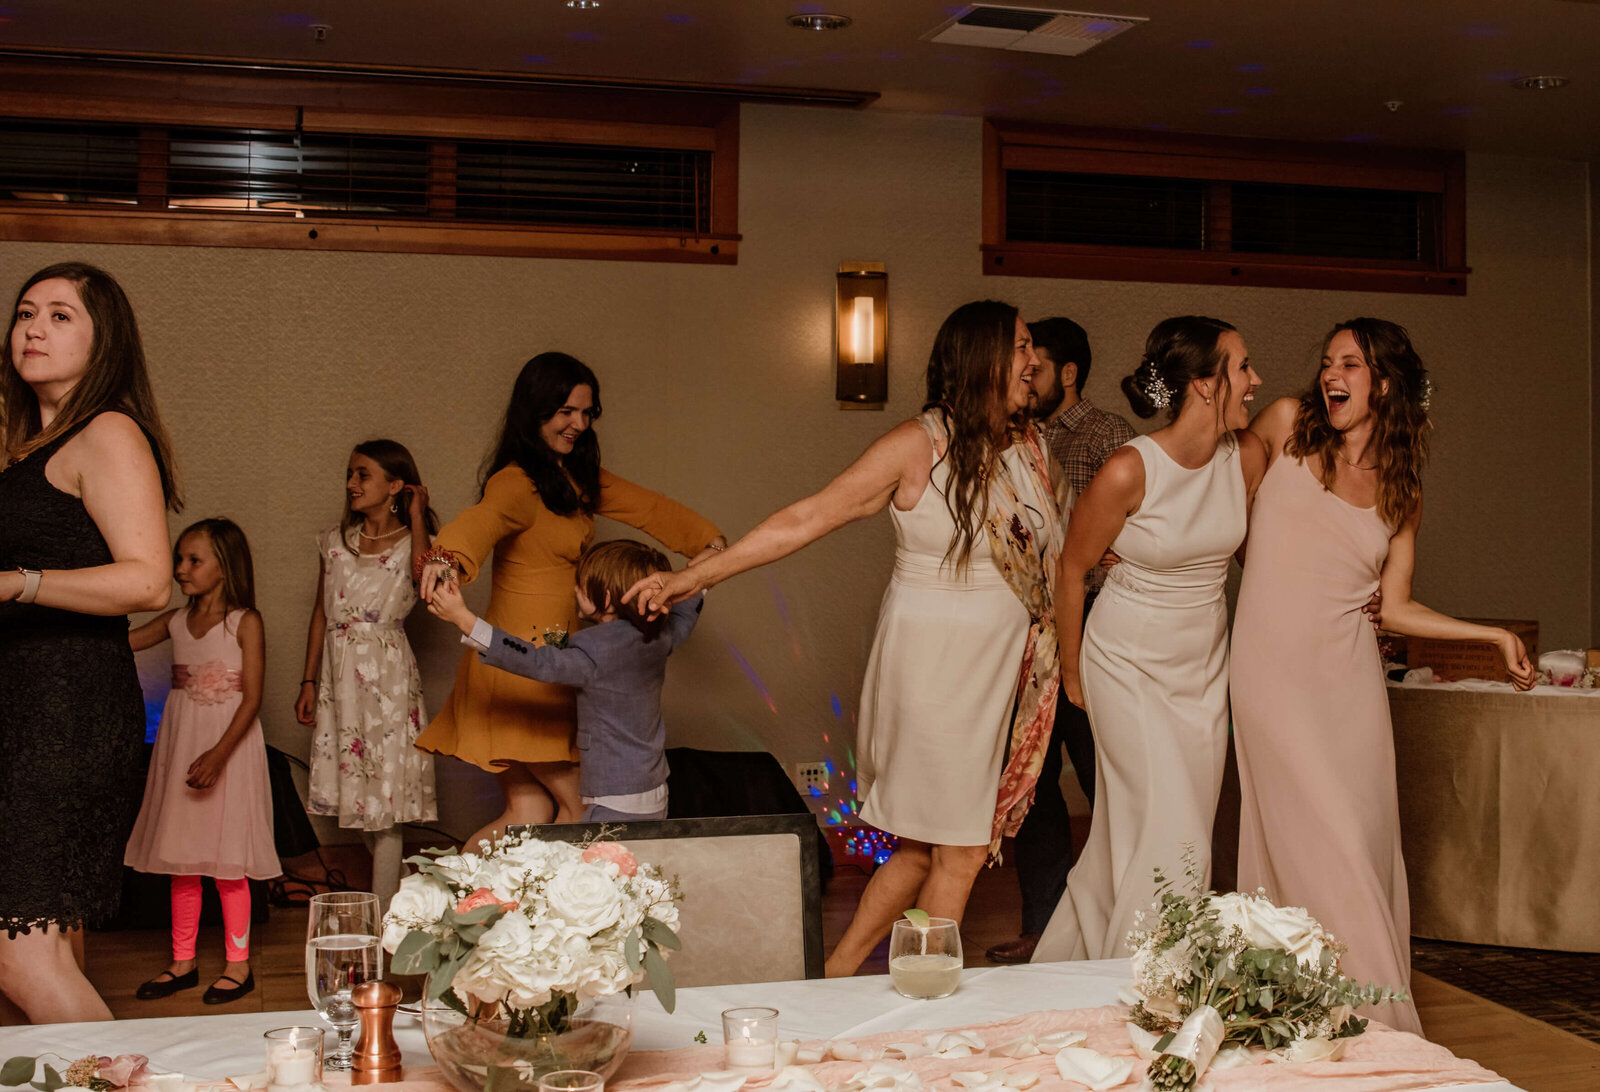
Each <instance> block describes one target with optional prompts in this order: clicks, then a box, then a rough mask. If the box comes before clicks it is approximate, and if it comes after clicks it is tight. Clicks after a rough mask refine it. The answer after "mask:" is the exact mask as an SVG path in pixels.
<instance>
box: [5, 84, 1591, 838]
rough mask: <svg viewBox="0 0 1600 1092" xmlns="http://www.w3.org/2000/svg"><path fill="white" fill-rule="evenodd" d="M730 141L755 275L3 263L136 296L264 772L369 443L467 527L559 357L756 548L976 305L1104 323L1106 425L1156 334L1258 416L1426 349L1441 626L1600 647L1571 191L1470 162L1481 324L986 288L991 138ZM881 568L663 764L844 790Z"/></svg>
mask: <svg viewBox="0 0 1600 1092" xmlns="http://www.w3.org/2000/svg"><path fill="white" fill-rule="evenodd" d="M741 143H742V152H741V154H742V162H741V209H740V226H741V229H742V231H743V233H744V243H743V244H742V246H741V253H740V258H739V264H738V265H737V266H735V267H717V268H701V267H693V266H674V265H652V264H642V263H641V264H627V263H610V262H580V261H547V260H524V259H504V258H464V257H419V256H400V255H365V254H311V253H299V252H274V251H261V250H257V251H251V250H227V249H205V248H191V249H181V248H163V247H117V246H76V247H63V246H54V245H43V244H19V243H4V244H0V260H3V261H4V263H5V270H6V278H5V279H6V281H7V284H8V285H10V284H14V283H15V282H17V281H18V280H19V279H20V278H21V277H22V276H24V275H25V274H26V273H27V272H28V271H30V270H31V269H33V268H36V267H38V266H40V265H43V264H45V263H47V262H50V261H54V260H57V259H60V258H64V257H68V256H72V257H81V258H85V259H87V260H90V261H94V262H98V263H100V264H102V265H104V266H105V267H106V268H108V269H110V270H112V271H113V272H114V273H115V274H116V275H117V276H118V277H119V278H120V279H121V280H122V282H123V284H124V285H125V286H126V287H127V288H128V290H129V292H130V294H131V295H132V297H133V299H134V302H135V305H136V306H137V308H138V311H139V315H140V318H141V322H142V324H143V328H144V333H145V339H146V345H147V348H148V350H149V355H150V359H151V361H152V366H153V370H154V375H155V382H156V386H157V391H158V394H159V396H160V399H161V403H162V407H163V412H164V415H165V418H166V422H167V425H168V427H169V428H170V429H171V431H172V433H173V435H174V438H175V441H176V445H177V450H178V456H179V458H180V460H181V465H182V470H183V473H184V475H185V477H186V479H187V483H188V492H189V498H190V506H189V509H188V511H187V512H186V513H185V516H186V517H189V518H200V517H201V516H206V515H211V514H226V515H229V516H231V517H233V518H234V519H236V520H238V521H239V522H240V523H241V524H242V525H243V526H244V528H245V530H246V531H247V532H248V534H249V535H250V539H251V543H252V545H253V548H254V550H255V558H256V572H257V574H258V579H259V583H260V586H261V604H262V609H263V613H264V615H265V618H266V626H267V636H268V686H267V702H266V707H265V709H264V711H263V720H264V722H265V724H266V730H267V735H268V738H269V740H270V741H272V742H273V743H275V744H277V745H278V746H281V747H283V748H285V749H287V750H290V751H292V752H296V753H301V754H303V753H304V752H305V749H306V744H307V738H308V731H307V730H306V729H304V728H302V727H300V726H299V725H298V724H296V723H295V721H294V719H293V716H292V713H291V703H292V701H293V699H294V695H295V686H296V683H297V681H298V679H299V678H300V675H299V672H300V669H301V668H300V665H301V658H302V655H303V649H304V645H303V641H304V627H305V623H306V619H307V616H308V611H309V609H310V605H311V596H312V591H313V588H314V586H315V585H314V579H315V572H314V569H313V564H314V560H315V557H314V552H313V546H312V535H313V534H314V533H315V532H317V531H318V530H319V529H321V528H324V527H327V526H329V525H331V524H332V523H333V522H334V521H335V520H336V518H337V517H338V514H339V511H340V505H341V501H342V490H341V482H342V479H341V476H342V473H343V467H344V461H345V458H346V455H347V453H348V451H349V448H350V446H351V445H352V444H353V443H355V442H357V441H359V440H362V439H366V438H370V437H373V436H378V435H385V436H391V437H393V438H395V439H398V440H400V441H402V442H404V443H406V444H407V445H409V446H410V447H411V449H412V451H413V452H414V453H415V454H416V456H417V459H418V462H419V463H420V465H421V468H422V472H423V475H424V478H425V480H426V481H427V482H428V483H429V485H430V486H431V488H432V490H433V496H434V503H435V505H436V507H437V508H438V509H439V510H440V512H441V514H442V515H444V516H445V517H446V518H449V517H450V516H451V515H453V514H454V512H455V511H457V510H458V509H460V508H461V507H462V506H464V505H465V504H467V503H469V502H470V501H471V500H472V499H473V498H474V496H475V475H476V468H477V466H478V462H479V460H480V458H481V457H482V455H483V453H484V450H485V446H486V445H487V444H488V442H489V440H490V436H491V433H492V430H493V428H494V425H495V419H496V417H497V415H498V414H499V413H500V412H501V410H502V408H503V405H504V398H505V395H506V392H507V391H508V389H509V385H510V381H511V378H512V376H513V375H514V374H515V372H516V370H517V369H518V367H519V366H520V365H521V364H522V362H523V361H524V360H525V359H526V358H527V357H528V356H530V355H532V354H533V353H535V352H538V351H541V350H544V349H550V348H560V349H564V350H566V351H568V352H572V353H574V354H576V355H577V356H579V357H581V358H582V359H584V360H586V361H588V362H590V363H591V364H592V365H593V366H594V367H595V369H596V370H597V372H598V373H599V375H600V377H601V381H602V386H603V395H604V402H605V417H604V419H603V420H602V421H601V423H600V434H601V437H602V442H603V450H604V452H605V455H606V462H607V464H608V465H609V466H610V468H611V469H612V470H614V471H616V472H618V473H620V474H622V475H624V476H626V477H630V478H633V479H635V480H637V481H640V482H642V483H644V484H646V485H649V486H651V487H653V488H656V489H660V490H662V491H664V492H666V493H668V494H670V495H672V496H674V497H677V498H679V499H680V500H683V501H685V502H686V503H688V504H690V505H692V506H694V507H696V508H698V509H699V510H701V511H703V512H704V513H706V514H707V515H708V516H710V517H711V518H712V519H714V520H716V521H718V522H719V523H720V524H721V526H722V527H724V528H725V529H726V530H727V531H728V532H729V533H730V534H733V535H737V534H739V533H741V532H743V531H745V530H747V529H748V528H749V527H750V526H752V525H753V524H754V523H755V522H756V521H757V520H758V519H760V518H761V517H762V516H763V515H765V514H766V513H767V512H768V511H770V510H772V509H773V508H775V507H777V506H779V505H780V504H782V503H784V502H787V501H788V500H791V499H793V498H796V497H799V496H801V495H803V494H805V493H807V492H809V491H811V490H814V489H816V488H818V487H820V486H821V485H823V484H824V483H825V482H826V481H827V480H828V479H829V478H830V477H831V476H832V475H833V474H834V473H836V472H837V471H838V470H839V469H840V468H841V467H843V466H844V465H845V464H846V462H847V461H848V460H850V459H851V458H852V457H853V456H854V455H855V454H856V453H857V452H859V451H860V450H861V449H862V448H863V447H864V446H865V445H866V444H867V443H868V442H869V441H870V440H871V439H872V438H873V437H874V436H876V435H877V434H878V433H879V432H881V431H882V430H884V429H886V428H888V427H889V426H890V425H892V424H893V423H894V422H895V421H897V420H899V419H900V418H902V417H904V416H907V415H909V414H911V413H912V412H914V411H915V410H916V408H917V406H918V404H919V402H920V399H921V378H920V376H921V371H922V364H923V362H924V361H925V359H926V353H927V350H928V346H929V344H930V342H931V340H932V336H933V333H934V330H935V329H936V328H937V325H938V323H939V322H940V320H941V319H942V318H943V317H944V315H945V314H947V313H948V312H949V311H950V310H951V309H952V308H954V307H955V306H956V305H958V304H960V303H962V302H964V301H966V300H968V299H972V298H976V297H982V296H997V297H1000V298H1004V299H1009V300H1011V301H1013V302H1015V303H1017V304H1018V305H1020V306H1021V307H1022V308H1023V310H1024V313H1025V314H1026V315H1028V316H1030V317H1039V316H1043V315H1046V314H1057V313H1064V314H1069V315H1072V316H1074V317H1076V318H1077V319H1079V320H1080V321H1081V322H1083V323H1084V325H1085V326H1086V327H1087V328H1088V329H1089V331H1090V333H1091V336H1092V337H1093V339H1094V347H1095V352H1096V360H1097V363H1096V366H1095V371H1094V377H1093V380H1092V382H1091V394H1092V395H1093V397H1095V399H1096V400H1097V401H1099V402H1101V403H1102V404H1103V405H1106V406H1110V407H1112V408H1118V409H1121V408H1124V406H1123V404H1122V402H1121V399H1120V396H1117V395H1115V391H1116V384H1117V381H1118V379H1119V378H1120V376H1121V374H1123V372H1124V371H1125V370H1126V369H1127V368H1129V367H1130V366H1131V365H1132V364H1133V363H1134V362H1135V361H1136V360H1137V359H1138V356H1139V353H1140V350H1141V347H1142V345H1143V338H1144V334H1145V332H1146V331H1147V330H1148V328H1149V327H1150V326H1151V324H1152V323H1154V322H1155V321H1156V320H1158V319H1160V318H1162V317H1164V316H1166V315H1169V314H1175V313H1183V312H1192V311H1193V312H1201V313H1209V314H1214V315H1218V316H1220V317H1223V318H1227V319H1229V320H1231V321H1233V322H1235V323H1237V324H1238V325H1239V327H1240V329H1241V331H1242V332H1243V334H1244V336H1245V338H1246V340H1247V342H1248V343H1249V345H1250V348H1251V351H1252V355H1253V358H1254V360H1255V362H1256V366H1257V368H1258V369H1259V370H1260V371H1261V373H1262V375H1263V376H1264V377H1265V378H1266V381H1267V387H1266V390H1265V392H1264V393H1265V395H1267V396H1273V395H1279V394H1284V393H1288V392H1290V391H1292V390H1294V389H1296V388H1297V387H1299V386H1300V385H1302V384H1303V383H1304V382H1305V381H1306V380H1307V379H1308V378H1309V376H1310V373H1311V371H1312V369H1313V366H1314V360H1313V357H1314V354H1315V350H1316V348H1317V344H1318V342H1317V339H1318V337H1319V336H1320V335H1321V333H1322V332H1323V331H1324V330H1325V329H1326V328H1327V327H1328V326H1329V325H1330V324H1331V323H1333V322H1335V321H1337V320H1339V319H1343V318H1347V317H1351V316H1353V315H1357V314H1377V315H1380V316H1384V317H1387V318H1392V319H1397V320H1400V321H1402V322H1404V323H1406V324H1407V325H1408V326H1410V328H1411V330H1412V332H1413V334H1414V336H1415V338H1416V340H1417V343H1418V345H1419V346H1420V348H1421V351H1422V352H1423V354H1424V357H1425V359H1426V360H1427V361H1428V362H1429V363H1430V365H1431V366H1432V368H1433V372H1434V375H1435V377H1436V381H1437V384H1438V387H1439V394H1438V396H1437V400H1436V407H1437V409H1436V413H1437V421H1438V425H1439V430H1438V442H1437V444H1436V449H1435V450H1436V457H1435V461H1434V464H1433V468H1432V470H1431V471H1430V472H1429V474H1428V477H1427V489H1428V509H1427V518H1426V520H1425V523H1424V527H1423V538H1422V547H1421V564H1420V571H1419V577H1418V582H1417V583H1418V589H1419V595H1420V597H1422V598H1423V599H1424V601H1426V602H1429V603H1430V604H1432V605H1435V606H1437V607H1439V608H1441V609H1444V610H1448V611H1454V612H1459V613H1472V614H1485V615H1498V616H1519V617H1521V616H1526V617H1537V618H1538V619H1539V620H1540V622H1541V623H1542V625H1543V633H1544V635H1545V640H1546V643H1547V646H1548V647H1561V646H1572V645H1579V644H1583V643H1585V642H1587V641H1588V640H1589V638H1590V611H1589V600H1590V580H1591V576H1590V570H1589V562H1590V557H1591V545H1592V542H1591V539H1592V535H1593V528H1592V522H1591V516H1592V513H1591V501H1590V480H1591V476H1592V474H1593V473H1594V468H1593V467H1592V465H1591V463H1592V460H1591V447H1590V442H1589V390H1590V371H1589V360H1590V336H1591V333H1590V326H1589V317H1588V310H1587V308H1588V299H1589V287H1588V285H1589V282H1588V278H1589V274H1590V265H1589V240H1588V232H1587V216H1588V202H1589V195H1588V191H1587V175H1586V169H1585V166H1584V165H1583V164H1573V163H1565V162H1554V161H1524V160H1509V159H1499V158H1484V157H1475V158H1473V159H1471V160H1470V162H1469V168H1468V178H1469V202H1468V205H1469V207H1468V217H1469V219H1468V223H1469V231H1470V239H1469V259H1470V261H1471V263H1472V265H1473V267H1474V269H1475V272H1474V274H1473V276H1472V281H1471V294H1470V295H1468V296H1467V297H1465V298H1442V297H1428V296H1414V295H1382V294H1362V293H1341V292H1308V291H1292V290H1271V289H1243V288H1210V287H1198V286H1183V285H1153V284H1124V283H1098V282H1083V281H1068V280H1043V279H1029V278H996V277H983V276H981V275H980V273H979V260H978V249H977V247H978V240H979V213H980V208H979V203H980V193H979V128H978V124H977V123H976V122H975V121H972V120H970V119H950V118H932V117H915V116H904V115H884V114H875V113H872V112H859V113H850V112H843V111H816V110H799V109H784V108H772V107H750V108H746V110H745V113H744V122H743V132H742V141H741ZM844 259H862V260H879V261H883V262H886V263H887V265H888V269H889V274H890V282H889V283H890V311H891V321H890V356H891V360H892V373H891V398H892V403H891V405H890V406H889V408H888V411H887V412H884V413H872V412H841V411H840V410H839V409H838V408H837V407H836V404H835V403H834V401H833V400H832V378H831V375H830V361H831V341H832V337H833V331H832V310H831V308H832V298H833V271H834V270H835V268H836V267H837V263H838V262H839V261H840V260H844ZM177 526H182V523H181V522H175V527H177ZM617 532H618V529H617V528H615V527H609V528H603V529H602V534H615V533H617ZM892 550H893V543H892V535H891V532H890V530H889V524H888V517H887V516H880V517H878V518H877V519H874V520H872V521H868V522H866V523H863V524H860V525H856V526H852V527H849V528H846V529H844V530H842V531H840V532H839V533H837V534H835V535H834V536H833V537H832V538H831V539H830V540H827V541H825V542H823V543H820V544H818V545H816V546H814V547H812V548H811V549H809V550H807V551H805V552H803V553H802V554H800V555H797V556H796V557H794V558H791V559H789V560H786V561H784V562H782V563H780V564H777V565H774V566H772V567H771V568H770V569H768V570H766V571H763V572H759V573H755V574H751V575H747V576H745V577H742V578H740V579H737V580H735V581H733V582H730V583H729V584H727V585H725V586H724V587H723V588H720V589H718V590H717V591H716V592H715V593H714V594H713V596H712V598H711V600H710V601H709V603H708V606H707V608H706V613H705V616H704V621H703V622H702V623H701V626H700V628H699V631H698V632H697V634H696V636H695V638H694V639H693V640H692V641H691V642H690V643H689V644H688V645H686V646H685V647H684V649H683V650H681V651H680V652H679V653H678V654H677V655H676V656H675V657H674V665H673V670H672V673H671V677H670V678H669V682H668V690H669V693H668V715H669V723H670V725H671V728H672V735H673V742H674V743H680V744H688V745H698V746H705V747H712V748H768V749H771V750H772V751H774V752H775V753H777V755H778V756H779V757H780V758H781V759H783V760H784V761H785V762H794V761H802V760H808V759H815V758H818V757H823V756H826V757H830V758H832V759H833V760H834V761H835V763H836V764H839V765H841V766H847V765H848V758H849V756H848V745H849V742H850V740H851V738H852V735H853V731H852V728H851V717H852V712H853V710H854V707H855V704H856V698H857V694H858V691H859V687H860V681H861V675H862V670H863V666H864V664H865V660H866V652H867V649H868V646H869V644H870V642H871V638H872V630H873V621H874V617H875V614H876V610H877V605H878V600H879V597H880V596H881V594H882V589H883V586H884V581H885V579H886V576H887V573H888V569H889V565H890V561H891V556H892ZM411 634H412V640H413V643H414V645H415V646H416V648H417V651H418V654H419V656H420V657H421V659H422V662H423V664H424V671H425V684H426V689H427V693H428V696H429V702H430V707H433V706H437V704H438V702H439V700H440V699H441V698H443V696H444V695H445V693H446V691H447V688H448V685H449V679H450V673H451V670H452V667H453V663H454V659H455V655H456V652H457V646H456V645H455V643H454V642H453V641H452V640H451V638H450V635H449V634H447V633H446V632H444V631H443V629H442V628H441V627H440V626H438V625H437V624H435V623H434V622H433V620H432V619H431V618H428V617H426V616H425V615H419V616H417V617H416V618H414V619H413V622H412V625H411ZM835 704H837V706H838V708H839V710H840V712H839V714H837V715H836V714H835V712H834V707H835ZM824 736H826V737H827V738H826V741H824ZM482 787H483V782H482V780H481V779H480V778H478V777H477V776H476V775H474V774H472V773H471V772H470V771H465V770H463V769H461V768H460V767H459V766H457V765H456V764H454V763H445V764H442V765H441V772H440V788H441V797H442V800H443V804H444V815H443V817H442V824H443V825H444V826H445V827H446V828H447V829H449V830H451V831H453V832H455V833H457V834H463V833H465V832H466V831H467V830H469V829H471V827H472V825H473V824H474V822H475V820H476V817H477V816H479V815H481V814H482V812H483V808H484V806H485V805H484V804H483V803H482V802H481V801H479V800H476V799H475V798H474V797H475V794H476V793H477V791H478V790H479V789H481V788H482Z"/></svg>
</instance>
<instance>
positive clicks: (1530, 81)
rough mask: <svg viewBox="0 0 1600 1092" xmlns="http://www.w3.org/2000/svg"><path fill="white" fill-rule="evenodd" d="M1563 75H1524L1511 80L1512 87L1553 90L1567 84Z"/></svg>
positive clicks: (1527, 89) (1526, 89)
mask: <svg viewBox="0 0 1600 1092" xmlns="http://www.w3.org/2000/svg"><path fill="white" fill-rule="evenodd" d="M1567 83H1568V80H1567V77H1565V76H1524V77H1522V78H1521V79H1519V80H1512V81H1511V86H1512V87H1519V88H1521V89H1522V90H1524V91H1554V90H1555V89H1556V88H1558V87H1565V86H1567Z"/></svg>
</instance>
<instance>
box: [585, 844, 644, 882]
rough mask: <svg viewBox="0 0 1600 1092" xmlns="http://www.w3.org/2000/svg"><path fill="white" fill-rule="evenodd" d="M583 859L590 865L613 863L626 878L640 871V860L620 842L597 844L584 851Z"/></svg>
mask: <svg viewBox="0 0 1600 1092" xmlns="http://www.w3.org/2000/svg"><path fill="white" fill-rule="evenodd" d="M583 859H584V860H585V861H587V862H589V863H590V864H602V863H604V862H607V861H609V862H611V863H612V864H614V865H616V866H617V871H618V872H620V873H621V874H622V875H624V876H631V875H633V874H634V873H635V872H637V871H639V858H637V857H635V856H634V855H633V854H631V853H629V852H628V850H627V849H626V848H625V847H624V846H623V845H622V844H621V843H619V842H595V843H594V844H593V845H591V846H590V847H589V848H588V849H586V850H584V851H583Z"/></svg>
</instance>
